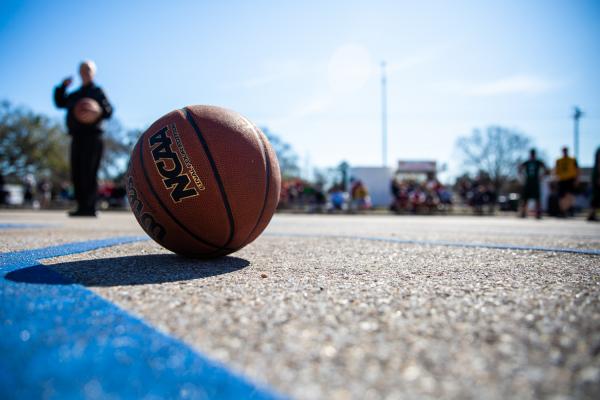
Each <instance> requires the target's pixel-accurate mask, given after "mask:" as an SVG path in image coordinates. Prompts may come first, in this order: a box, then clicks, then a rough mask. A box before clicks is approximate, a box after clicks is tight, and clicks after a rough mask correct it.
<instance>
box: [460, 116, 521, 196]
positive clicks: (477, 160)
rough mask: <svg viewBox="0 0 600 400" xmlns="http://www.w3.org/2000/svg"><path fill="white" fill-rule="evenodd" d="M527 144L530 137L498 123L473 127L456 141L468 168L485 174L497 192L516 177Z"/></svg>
mask: <svg viewBox="0 0 600 400" xmlns="http://www.w3.org/2000/svg"><path fill="white" fill-rule="evenodd" d="M530 145H531V140H530V139H529V137H527V136H526V135H524V134H523V133H521V132H518V131H516V130H512V129H508V128H503V127H500V126H490V127H488V128H487V129H486V130H485V132H482V131H481V130H479V129H475V130H474V131H473V133H472V134H471V135H470V136H464V137H459V138H458V140H457V141H456V147H457V149H458V151H459V152H460V154H461V156H462V159H463V163H464V166H465V167H466V168H467V170H470V171H471V172H476V173H484V174H485V175H487V176H488V177H489V179H490V180H491V183H492V184H493V186H494V188H495V189H496V192H498V191H499V190H500V189H501V188H502V187H503V186H504V184H505V183H506V182H508V181H509V180H511V179H514V178H516V177H517V175H518V167H519V164H520V163H521V162H522V161H523V160H524V159H525V157H526V155H527V151H528V150H529V147H530Z"/></svg>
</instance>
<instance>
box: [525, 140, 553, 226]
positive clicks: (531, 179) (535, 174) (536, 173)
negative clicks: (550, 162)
mask: <svg viewBox="0 0 600 400" xmlns="http://www.w3.org/2000/svg"><path fill="white" fill-rule="evenodd" d="M519 172H520V173H521V174H522V175H524V177H525V182H524V184H523V192H522V193H521V218H526V217H527V203H528V202H529V200H530V199H533V200H535V217H536V218H538V219H540V218H542V205H541V201H540V177H541V176H542V175H546V174H547V173H548V168H546V165H545V164H544V163H543V162H542V161H540V160H538V159H537V156H536V152H535V149H531V150H530V151H529V160H527V161H525V162H524V163H522V164H521V165H519Z"/></svg>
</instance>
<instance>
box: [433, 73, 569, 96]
mask: <svg viewBox="0 0 600 400" xmlns="http://www.w3.org/2000/svg"><path fill="white" fill-rule="evenodd" d="M437 86H438V88H442V90H445V91H449V92H453V93H458V94H462V95H465V96H502V95H511V94H542V93H547V92H550V91H552V90H555V89H558V88H560V87H561V86H563V83H562V82H559V81H555V80H550V79H545V78H542V77H539V76H533V75H512V76H508V77H505V78H501V79H497V80H494V81H489V82H480V83H472V82H471V83H468V82H446V83H443V84H440V85H437Z"/></svg>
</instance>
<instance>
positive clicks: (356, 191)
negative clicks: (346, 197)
mask: <svg viewBox="0 0 600 400" xmlns="http://www.w3.org/2000/svg"><path fill="white" fill-rule="evenodd" d="M351 183H352V186H351V187H350V197H351V199H352V203H351V208H352V211H365V210H369V209H370V208H371V197H370V196H369V190H368V189H367V187H366V186H365V184H364V183H363V181H361V180H360V179H356V180H352V182H351Z"/></svg>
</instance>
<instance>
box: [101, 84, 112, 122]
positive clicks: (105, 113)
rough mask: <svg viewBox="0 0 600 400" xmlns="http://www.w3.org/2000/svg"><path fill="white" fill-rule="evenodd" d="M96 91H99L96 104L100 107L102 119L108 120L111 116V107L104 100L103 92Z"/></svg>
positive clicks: (106, 100)
mask: <svg viewBox="0 0 600 400" xmlns="http://www.w3.org/2000/svg"><path fill="white" fill-rule="evenodd" d="M98 90H99V98H98V103H99V104H100V107H101V108H102V119H108V118H110V117H111V115H112V113H113V107H112V105H111V104H110V102H109V101H108V99H107V98H106V95H105V94H104V91H103V90H102V89H98Z"/></svg>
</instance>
